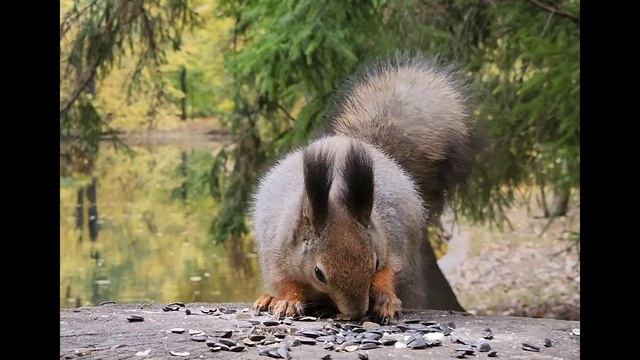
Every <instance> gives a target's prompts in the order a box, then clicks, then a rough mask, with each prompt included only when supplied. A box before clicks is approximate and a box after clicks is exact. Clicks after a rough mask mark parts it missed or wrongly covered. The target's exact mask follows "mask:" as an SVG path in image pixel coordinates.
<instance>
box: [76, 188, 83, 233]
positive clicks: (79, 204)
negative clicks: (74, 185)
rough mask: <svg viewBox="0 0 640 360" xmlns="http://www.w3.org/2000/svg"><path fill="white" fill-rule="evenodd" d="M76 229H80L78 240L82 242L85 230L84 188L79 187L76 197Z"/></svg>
mask: <svg viewBox="0 0 640 360" xmlns="http://www.w3.org/2000/svg"><path fill="white" fill-rule="evenodd" d="M76 229H78V230H79V231H80V236H79V237H78V242H82V232H83V230H84V189H83V188H82V187H81V188H79V189H78V192H77V197H76Z"/></svg>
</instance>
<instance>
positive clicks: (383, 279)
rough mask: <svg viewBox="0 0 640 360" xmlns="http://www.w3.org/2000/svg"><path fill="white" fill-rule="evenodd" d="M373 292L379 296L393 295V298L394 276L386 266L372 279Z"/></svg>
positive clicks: (394, 291)
mask: <svg viewBox="0 0 640 360" xmlns="http://www.w3.org/2000/svg"><path fill="white" fill-rule="evenodd" d="M373 291H375V292H377V293H381V294H393V295H394V296H395V293H396V290H395V274H394V273H393V270H391V268H390V267H388V266H383V267H382V268H381V269H379V270H378V271H377V272H376V275H375V277H374V278H373Z"/></svg>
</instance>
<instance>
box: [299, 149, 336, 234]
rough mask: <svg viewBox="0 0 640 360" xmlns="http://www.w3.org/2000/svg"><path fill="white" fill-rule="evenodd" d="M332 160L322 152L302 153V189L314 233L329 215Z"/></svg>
mask: <svg viewBox="0 0 640 360" xmlns="http://www.w3.org/2000/svg"><path fill="white" fill-rule="evenodd" d="M332 162H333V160H332V158H331V156H330V155H329V154H327V153H326V152H323V151H311V150H308V149H305V150H304V152H303V165H304V188H305V192H306V195H307V200H308V202H306V203H307V204H308V206H307V209H308V210H309V211H308V213H305V214H304V215H303V216H305V217H306V216H308V217H309V218H310V220H311V223H312V225H313V227H314V229H315V230H316V231H320V229H322V227H323V225H324V224H325V222H326V220H327V216H328V214H329V191H330V190H331V184H332V183H333V167H332Z"/></svg>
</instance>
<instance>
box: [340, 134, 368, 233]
mask: <svg viewBox="0 0 640 360" xmlns="http://www.w3.org/2000/svg"><path fill="white" fill-rule="evenodd" d="M342 177H343V179H344V187H343V188H342V194H341V195H342V201H343V202H344V204H345V206H346V207H347V210H348V211H349V213H350V214H351V216H353V217H354V218H355V219H356V221H358V222H359V223H360V224H362V225H363V226H365V227H368V226H369V223H370V221H371V211H372V210H373V196H374V193H373V190H374V181H373V180H374V177H373V160H372V159H371V156H370V155H369V153H368V152H367V150H366V149H365V148H364V146H362V145H354V144H352V145H351V147H350V148H349V151H348V153H347V156H346V157H345V161H344V165H343V167H342Z"/></svg>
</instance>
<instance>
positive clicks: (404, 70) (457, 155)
mask: <svg viewBox="0 0 640 360" xmlns="http://www.w3.org/2000/svg"><path fill="white" fill-rule="evenodd" d="M342 96H343V97H342V98H340V99H339V100H340V103H339V104H338V111H337V113H336V114H335V116H334V118H333V123H332V130H331V132H330V135H329V136H326V137H322V138H320V139H317V140H315V141H314V142H312V143H311V144H309V145H308V146H307V147H306V149H307V150H309V151H320V150H322V151H326V152H328V153H330V154H331V157H332V159H333V172H332V174H333V175H332V176H333V185H332V187H331V191H330V194H329V198H330V201H333V202H335V201H339V198H340V191H341V189H342V187H343V181H342V179H341V172H340V171H339V169H341V167H342V166H343V163H344V157H345V154H346V153H347V151H348V149H349V148H350V146H352V145H353V144H357V145H360V146H364V148H365V149H366V151H367V152H368V154H369V155H370V157H371V158H372V160H373V165H374V166H373V167H374V174H375V176H374V205H373V211H372V213H371V227H370V228H369V231H370V235H371V242H372V244H371V245H372V247H373V249H374V251H375V253H376V254H377V257H378V259H379V260H380V262H381V266H384V265H387V266H390V267H391V268H392V269H393V270H394V271H395V273H396V276H397V278H396V279H397V284H396V290H397V295H398V297H399V298H400V299H401V300H402V302H403V307H405V308H425V307H428V306H429V304H428V301H427V296H426V291H427V287H428V286H427V282H428V279H427V280H426V281H425V279H424V277H425V276H424V274H425V271H426V267H427V266H429V264H427V263H426V262H425V255H424V251H425V250H424V249H425V248H424V246H425V244H426V241H427V240H426V238H425V232H424V229H425V226H426V223H427V220H428V217H427V213H428V212H429V213H431V212H435V213H436V214H437V213H438V212H439V211H440V210H441V208H442V202H443V194H444V192H445V191H446V190H447V189H449V188H450V187H451V186H453V185H455V184H456V183H458V182H459V181H461V180H462V179H463V178H464V176H465V175H466V173H467V172H468V168H469V166H470V158H471V138H472V136H473V128H472V122H471V117H470V114H469V110H468V109H467V106H466V98H465V97H464V95H463V91H462V87H461V86H459V85H457V83H456V82H455V81H454V80H452V77H451V74H450V73H449V72H447V70H442V69H440V68H437V67H435V65H434V64H433V63H432V62H430V61H427V60H424V59H421V58H403V57H396V58H395V59H393V60H392V61H390V62H382V63H380V64H378V66H377V67H375V68H374V69H373V70H372V71H369V72H367V73H365V74H364V75H362V76H361V77H360V78H359V79H358V80H355V81H352V84H351V88H350V90H349V91H347V93H346V94H343V95H342ZM304 204H305V187H304V179H303V149H298V150H296V151H293V152H291V153H290V154H288V155H287V156H285V157H284V158H283V159H281V160H280V161H279V162H278V163H277V164H276V165H275V166H273V167H272V168H271V169H270V170H269V171H268V173H267V174H266V175H265V176H264V177H263V178H262V180H261V181H260V184H259V186H258V189H257V191H256V193H255V196H254V207H253V211H252V222H253V225H254V235H255V241H256V248H257V251H258V255H259V259H260V264H261V268H262V275H263V279H264V283H265V287H266V289H267V291H269V292H270V293H272V294H274V293H276V292H277V289H276V288H275V286H276V284H278V283H279V282H280V281H283V280H297V281H301V282H307V280H308V276H309V275H308V273H307V272H308V270H307V269H306V267H305V266H306V265H305V264H304V259H305V257H308V256H310V255H309V252H310V251H312V252H313V251H316V252H317V251H322V250H321V246H322V245H321V244H315V245H313V246H315V248H311V250H309V248H307V247H304V246H301V245H300V242H301V239H299V238H298V237H300V234H299V232H297V229H298V228H299V224H300V221H302V214H303V208H304V206H305V205H304Z"/></svg>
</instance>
